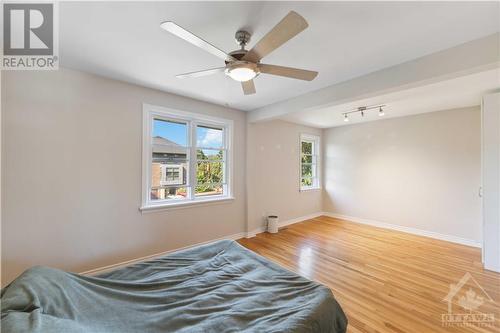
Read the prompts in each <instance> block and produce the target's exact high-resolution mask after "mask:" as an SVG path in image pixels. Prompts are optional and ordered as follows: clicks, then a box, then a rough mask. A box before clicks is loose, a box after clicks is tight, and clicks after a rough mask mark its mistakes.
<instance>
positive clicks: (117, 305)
mask: <svg viewBox="0 0 500 333" xmlns="http://www.w3.org/2000/svg"><path fill="white" fill-rule="evenodd" d="M1 310H2V311H1V313H2V320H1V327H2V333H9V332H23V333H25V332H50V333H59V332H61V333H71V332H90V333H100V332H120V333H124V332H148V333H149V332H151V333H156V332H216V333H222V332H266V333H268V332H332V333H340V332H345V330H346V326H347V319H346V317H345V315H344V313H343V312H342V309H341V308H340V306H339V305H338V303H337V302H336V301H335V299H334V297H333V295H332V293H331V291H330V290H329V289H328V288H326V287H324V286H322V285H320V284H318V283H315V282H312V281H309V280H307V279H305V278H303V277H300V276H299V275H297V274H295V273H292V272H290V271H288V270H285V269H283V268H281V267H280V266H278V265H276V264H274V263H271V262H270V261H268V260H267V259H265V258H263V257H261V256H259V255H257V254H255V253H253V252H251V251H249V250H247V249H245V248H244V247H242V246H241V245H239V244H238V243H236V242H233V241H220V242H215V243H212V244H209V245H204V246H200V247H196V248H193V249H188V250H184V251H178V252H175V253H173V254H170V255H167V256H164V257H162V258H159V259H154V260H150V261H147V262H143V263H138V264H134V265H131V266H128V267H124V268H120V269H117V270H114V271H112V272H109V273H105V274H101V275H99V276H93V277H92V276H83V275H78V274H72V273H66V272H63V271H60V270H57V269H52V268H48V267H41V266H38V267H33V268H31V269H28V270H27V271H25V272H24V273H23V274H22V275H21V276H19V277H18V278H17V279H16V280H14V281H13V282H12V283H11V284H10V285H9V286H7V287H6V288H4V289H3V290H2V292H1Z"/></svg>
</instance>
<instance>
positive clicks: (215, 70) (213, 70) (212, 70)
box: [175, 67, 226, 79]
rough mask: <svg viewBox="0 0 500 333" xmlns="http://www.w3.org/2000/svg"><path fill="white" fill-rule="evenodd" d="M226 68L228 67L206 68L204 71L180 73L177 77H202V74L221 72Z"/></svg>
mask: <svg viewBox="0 0 500 333" xmlns="http://www.w3.org/2000/svg"><path fill="white" fill-rule="evenodd" d="M225 69H226V67H217V68H211V69H205V70H203V71H196V72H190V73H184V74H179V75H176V76H175V77H176V78H179V79H186V78H192V77H200V76H206V75H212V74H215V73H219V72H224V70H225Z"/></svg>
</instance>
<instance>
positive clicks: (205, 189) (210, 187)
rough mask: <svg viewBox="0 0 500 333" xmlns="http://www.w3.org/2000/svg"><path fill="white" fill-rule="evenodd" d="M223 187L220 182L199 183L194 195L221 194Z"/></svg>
mask: <svg viewBox="0 0 500 333" xmlns="http://www.w3.org/2000/svg"><path fill="white" fill-rule="evenodd" d="M223 188H224V187H223V185H222V184H199V185H197V186H196V191H195V195H196V196H197V197H201V196H210V195H221V194H223Z"/></svg>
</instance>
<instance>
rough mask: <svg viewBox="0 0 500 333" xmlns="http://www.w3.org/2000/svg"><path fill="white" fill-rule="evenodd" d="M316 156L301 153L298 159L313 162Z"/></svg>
mask: <svg viewBox="0 0 500 333" xmlns="http://www.w3.org/2000/svg"><path fill="white" fill-rule="evenodd" d="M315 157H316V156H313V155H302V157H301V159H300V161H301V162H302V163H315V162H316V158H315Z"/></svg>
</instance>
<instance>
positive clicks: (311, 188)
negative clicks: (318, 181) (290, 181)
mask: <svg viewBox="0 0 500 333" xmlns="http://www.w3.org/2000/svg"><path fill="white" fill-rule="evenodd" d="M311 191H321V187H305V188H301V189H300V190H299V192H311Z"/></svg>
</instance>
